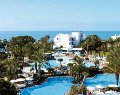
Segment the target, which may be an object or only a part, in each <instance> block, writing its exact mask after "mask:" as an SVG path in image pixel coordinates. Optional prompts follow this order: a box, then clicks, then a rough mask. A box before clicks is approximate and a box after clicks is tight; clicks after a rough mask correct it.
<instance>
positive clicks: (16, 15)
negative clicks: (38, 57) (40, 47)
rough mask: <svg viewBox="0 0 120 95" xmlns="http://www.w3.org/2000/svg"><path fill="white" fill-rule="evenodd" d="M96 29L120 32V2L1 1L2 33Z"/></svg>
mask: <svg viewBox="0 0 120 95" xmlns="http://www.w3.org/2000/svg"><path fill="white" fill-rule="evenodd" d="M93 30H94V31H113V30H114V31H119V30H120V0H0V31H93Z"/></svg>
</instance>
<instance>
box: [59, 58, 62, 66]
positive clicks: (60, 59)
mask: <svg viewBox="0 0 120 95" xmlns="http://www.w3.org/2000/svg"><path fill="white" fill-rule="evenodd" d="M58 61H59V62H60V66H61V62H62V61H63V59H62V58H59V59H58Z"/></svg>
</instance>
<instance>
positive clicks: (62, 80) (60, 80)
mask: <svg viewBox="0 0 120 95" xmlns="http://www.w3.org/2000/svg"><path fill="white" fill-rule="evenodd" d="M72 81H73V77H69V76H62V77H50V78H48V79H47V80H46V82H45V83H43V84H41V85H38V86H33V87H28V88H25V89H23V90H22V91H21V95H64V94H65V92H67V91H69V90H70V88H71V86H72Z"/></svg>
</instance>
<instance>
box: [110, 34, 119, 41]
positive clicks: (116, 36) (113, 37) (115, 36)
mask: <svg viewBox="0 0 120 95" xmlns="http://www.w3.org/2000/svg"><path fill="white" fill-rule="evenodd" d="M119 37H120V35H114V36H111V39H113V40H115V39H117V38H119Z"/></svg>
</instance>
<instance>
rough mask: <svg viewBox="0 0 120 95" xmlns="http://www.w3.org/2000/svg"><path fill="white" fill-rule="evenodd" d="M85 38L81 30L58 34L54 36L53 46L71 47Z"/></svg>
mask: <svg viewBox="0 0 120 95" xmlns="http://www.w3.org/2000/svg"><path fill="white" fill-rule="evenodd" d="M84 39H85V35H84V34H83V33H81V32H72V33H71V34H58V35H56V37H55V38H54V46H53V48H56V47H63V48H73V47H75V46H77V45H78V44H79V43H80V42H81V41H83V40H84Z"/></svg>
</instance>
